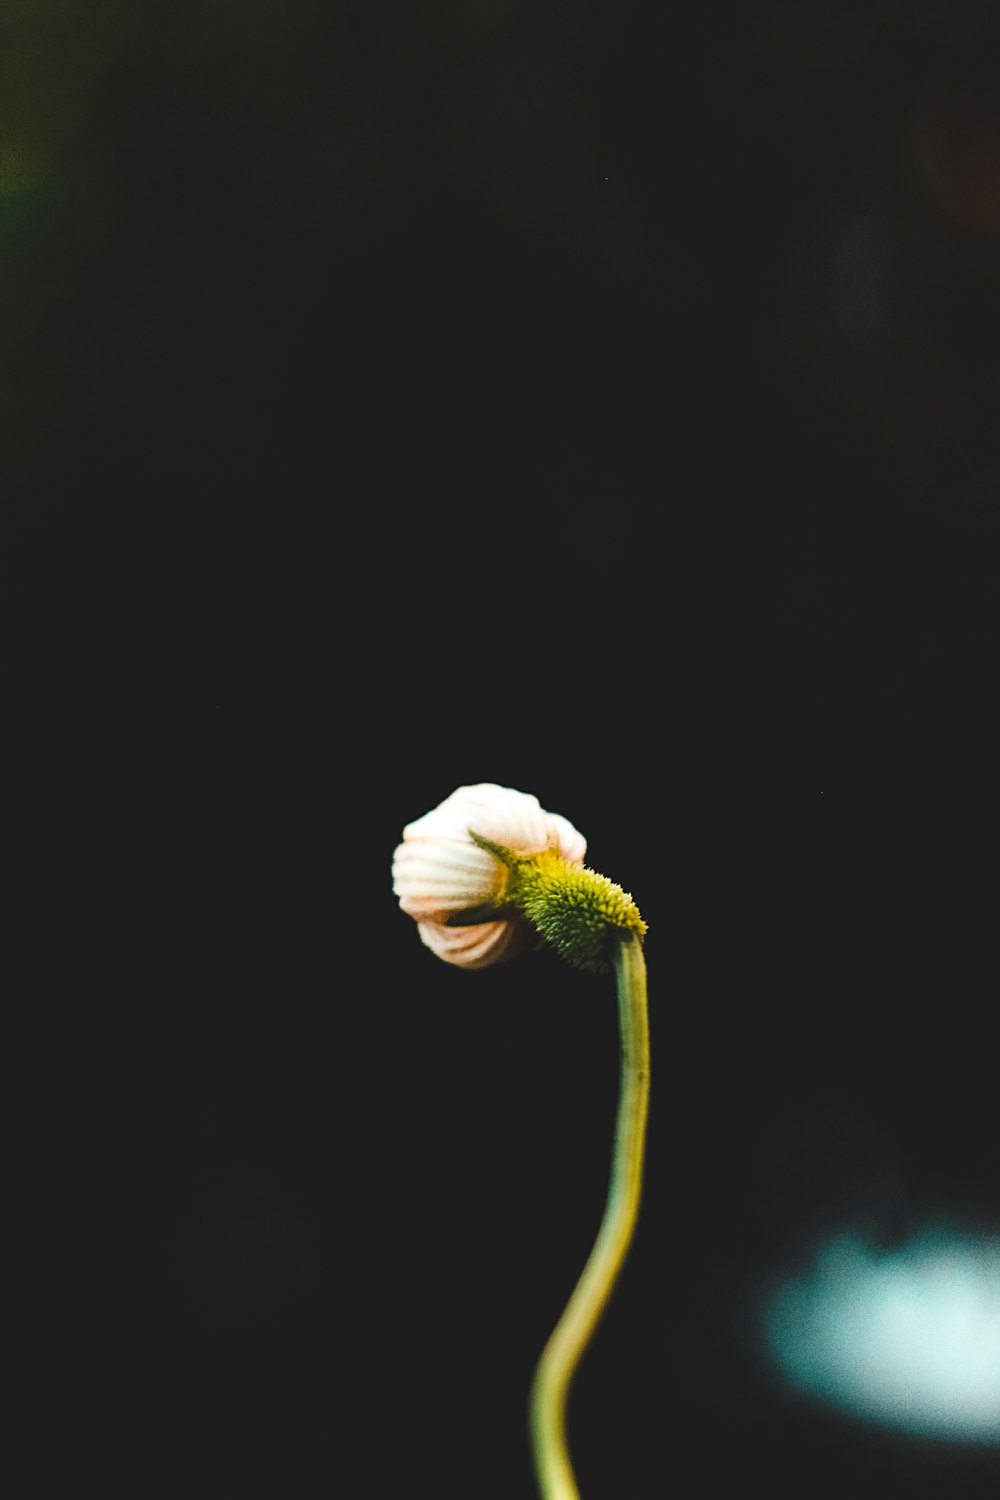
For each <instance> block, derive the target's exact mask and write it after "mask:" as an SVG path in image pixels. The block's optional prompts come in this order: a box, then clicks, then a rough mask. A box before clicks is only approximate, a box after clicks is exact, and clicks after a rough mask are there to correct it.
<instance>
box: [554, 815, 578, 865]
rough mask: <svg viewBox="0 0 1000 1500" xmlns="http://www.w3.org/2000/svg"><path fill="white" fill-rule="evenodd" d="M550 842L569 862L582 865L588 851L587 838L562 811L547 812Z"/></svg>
mask: <svg viewBox="0 0 1000 1500" xmlns="http://www.w3.org/2000/svg"><path fill="white" fill-rule="evenodd" d="M545 821H546V823H547V825H548V830H549V842H550V843H554V844H555V845H556V847H557V849H558V850H559V853H560V854H561V855H562V857H563V859H564V860H566V862H567V864H571V865H582V864H583V857H584V855H585V854H586V852H587V840H586V839H585V838H584V836H583V834H582V833H581V832H580V830H579V829H578V828H574V827H573V824H572V823H571V822H570V821H569V819H568V818H564V817H563V815H562V813H546V814H545Z"/></svg>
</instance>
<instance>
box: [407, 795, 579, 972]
mask: <svg viewBox="0 0 1000 1500" xmlns="http://www.w3.org/2000/svg"><path fill="white" fill-rule="evenodd" d="M470 830H471V832H470ZM473 833H475V834H477V835H479V836H480V838H482V839H484V840H486V841H487V842H488V843H492V844H496V845H498V846H500V847H501V848H502V849H504V850H506V851H508V852H509V853H510V854H513V855H517V856H528V855H533V854H539V853H541V852H542V851H543V850H551V851H552V852H553V853H554V854H556V855H558V856H559V857H560V858H561V859H562V860H565V861H566V862H567V863H568V864H570V865H575V866H576V865H582V863H583V857H584V854H585V853H586V849H587V843H586V840H585V839H584V837H583V835H582V834H581V833H580V832H579V831H578V830H577V829H576V828H574V827H573V825H572V823H570V822H569V821H568V819H566V818H564V817H562V816H561V814H559V813H549V812H546V811H545V810H544V809H543V808H542V807H541V806H540V804H539V801H538V798H537V797H533V796H531V795H530V794H529V793H527V792H518V791H515V790H514V789H513V788H511V787H503V786H496V785H495V784H493V783H491V782H484V783H481V784H479V785H478V786H462V787H459V788H458V790H457V791H455V792H452V794H451V796H450V797H446V798H445V800H444V801H443V802H442V803H441V804H440V806H438V807H435V808H434V809H433V810H432V811H431V812H429V813H425V814H424V816H423V817H421V818H417V819H416V821H415V822H413V823H409V824H407V826H406V827H405V828H404V829H403V842H402V843H401V844H400V845H399V847H398V848H397V849H396V852H395V854H394V856H393V862H392V882H393V890H394V891H395V893H396V895H397V897H398V898H399V904H400V906H401V907H402V909H403V911H404V912H406V914H407V915H408V916H410V917H413V918H414V920H415V921H416V922H417V924H418V929H419V932H420V936H421V938H422V939H423V941H424V942H425V943H426V944H427V946H428V948H430V949H431V950H432V952H434V953H436V954H437V955H438V957H439V958H442V959H444V960H445V962H446V963H451V964H457V965H458V966H459V967H461V968H465V969H482V968H486V967H487V966H488V965H489V964H494V963H499V962H500V961H501V960H504V959H508V958H513V957H514V956H515V954H517V953H520V952H521V951H522V950H523V949H524V948H525V947H527V945H528V944H529V943H530V942H531V941H532V939H533V937H534V932H533V929H532V926H531V924H530V923H529V922H528V921H527V920H526V919H525V918H524V916H523V915H522V914H521V913H520V911H518V910H516V909H514V908H513V907H511V906H510V905H508V903H507V901H506V895H507V891H508V886H509V883H510V878H511V866H510V865H509V864H508V863H506V862H505V861H504V859H503V858H501V856H500V855H499V854H497V853H495V852H494V851H493V850H492V849H490V848H488V847H485V846H484V845H483V844H482V843H477V842H476V841H475V840H474V839H473V837H472V834H473ZM477 917H481V918H482V920H478V921H477V920H476V918H477Z"/></svg>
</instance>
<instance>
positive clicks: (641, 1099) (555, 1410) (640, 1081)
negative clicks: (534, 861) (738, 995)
mask: <svg viewBox="0 0 1000 1500" xmlns="http://www.w3.org/2000/svg"><path fill="white" fill-rule="evenodd" d="M615 980H616V983H617V987H618V1023H619V1030H620V1034H621V1082H620V1087H619V1095H618V1123H617V1126H616V1129H615V1146H614V1156H613V1158H612V1163H611V1182H610V1186H609V1188H608V1201H607V1205H606V1207H605V1210H604V1218H603V1220H602V1221H601V1227H600V1230H599V1231H598V1235H597V1239H596V1240H595V1242H594V1248H593V1250H591V1252H590V1258H589V1260H588V1261H587V1264H586V1266H585V1267H584V1269H583V1274H582V1275H581V1277H580V1279H579V1281H578V1282H577V1284H576V1287H575V1288H574V1291H573V1295H572V1296H571V1297H570V1299H569V1302H568V1303H567V1304H566V1309H565V1311H564V1312H563V1315H562V1317H561V1318H560V1319H559V1322H558V1323H557V1324H556V1326H555V1328H554V1330H553V1332H552V1334H551V1336H550V1338H549V1341H548V1343H547V1344H546V1346H545V1348H544V1350H543V1351H542V1357H541V1359H540V1360H539V1362H538V1368H537V1370H536V1371H535V1378H534V1381H533V1383H532V1388H531V1402H530V1420H531V1439H532V1446H533V1450H534V1458H535V1473H536V1476H537V1479H538V1487H539V1490H540V1492H541V1494H542V1497H543V1500H579V1496H580V1492H579V1490H578V1489H577V1487H576V1480H575V1479H574V1477H573V1466H572V1463H571V1462H570V1456H569V1447H568V1444H567V1441H566V1401H567V1397H568V1395H569V1387H570V1383H571V1381H572V1379H573V1376H574V1374H575V1373H576V1370H577V1366H578V1365H579V1363H580V1360H581V1358H582V1357H583V1354H584V1352H585V1350H586V1348H587V1345H588V1343H589V1342H590V1339H591V1337H592V1336H593V1333H594V1330H595V1328H596V1327H597V1324H598V1322H599V1321H600V1318H601V1314H602V1313H603V1312H604V1309H605V1308H606V1307H607V1305H608V1301H609V1299H610V1297H611V1293H612V1291H613V1290H614V1286H615V1283H616V1282H617V1280H618V1275H619V1273H620V1271H621V1268H622V1266H623V1264H624V1262H625V1256H626V1255H627V1253H628V1248H629V1245H630V1244H631V1242H632V1236H633V1232H634V1230H635V1223H636V1218H637V1216H638V1212H639V1198H640V1196H641V1193H642V1164H643V1153H644V1150H645V1142H646V1119H647V1116H648V1113H649V1017H648V1012H647V1007H646V963H645V960H644V958H643V955H642V943H641V941H640V939H639V938H638V937H636V936H634V935H629V936H628V937H625V938H624V939H623V940H622V942H621V943H620V944H619V945H618V949H617V953H616V957H615Z"/></svg>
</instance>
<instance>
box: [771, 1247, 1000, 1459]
mask: <svg viewBox="0 0 1000 1500" xmlns="http://www.w3.org/2000/svg"><path fill="white" fill-rule="evenodd" d="M762 1332H763V1339H764V1344H765V1348H766V1350H767V1352H768V1354H769V1356H770V1358H771V1359H772V1361H773V1362H774V1364H775V1365H776V1367H777V1369H778V1370H779V1371H780V1373H781V1374H782V1375H783V1376H784V1378H785V1380H786V1381H787V1382H788V1383H790V1384H791V1385H792V1386H793V1387H794V1388H796V1389H797V1390H799V1391H800V1392H802V1393H804V1394H806V1395H809V1396H813V1397H817V1398H819V1399H820V1400H821V1401H824V1402H826V1403H829V1404H832V1405H834V1406H836V1407H838V1408H840V1410H842V1411H844V1412H847V1413H850V1414H851V1415H852V1416H855V1417H858V1418H860V1419H862V1420H864V1421H868V1422H873V1423H876V1424H877V1425H879V1426H881V1427H888V1428H894V1429H896V1430H898V1431H904V1432H907V1433H911V1434H914V1435H916V1436H919V1437H924V1438H933V1439H939V1440H946V1441H950V1442H965V1443H1000V1237H998V1238H991V1239H983V1238H976V1237H974V1236H972V1235H965V1234H960V1233H957V1232H955V1231H953V1230H950V1229H949V1230H945V1229H933V1230H928V1231H926V1232H925V1233H923V1234H920V1235H919V1236H917V1237H916V1238H915V1239H913V1240H911V1241H910V1243H909V1244H907V1245H905V1246H901V1247H893V1248H890V1249H880V1248H872V1247H871V1246H869V1245H868V1244H866V1243H865V1241H864V1240H863V1239H862V1238H860V1237H859V1236H856V1235H853V1234H841V1235H838V1236H837V1237H835V1238H832V1239H831V1240H829V1241H828V1242H827V1244H826V1245H825V1246H824V1247H823V1248H822V1249H821V1250H820V1251H819V1253H818V1254H817V1255H816V1258H815V1260H814V1262H813V1264H812V1266H811V1268H810V1269H809V1270H808V1271H807V1272H806V1273H805V1274H804V1275H800V1276H795V1277H792V1278H790V1279H788V1280H787V1281H785V1282H783V1283H781V1284H780V1285H778V1286H777V1288H776V1289H775V1290H773V1291H772V1293H771V1294H770V1296H769V1297H768V1299H767V1300H766V1301H765V1303H764V1318H763V1328H762Z"/></svg>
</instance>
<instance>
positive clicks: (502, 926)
mask: <svg viewBox="0 0 1000 1500" xmlns="http://www.w3.org/2000/svg"><path fill="white" fill-rule="evenodd" d="M417 931H418V932H419V933H420V936H421V938H422V939H423V941H424V942H425V943H426V944H427V946H428V948H430V950H431V952H432V953H436V954H437V956H438V958H443V959H444V961H445V963H449V964H455V965H457V966H458V967H459V968H461V969H486V968H488V967H489V966H490V964H496V963H502V962H504V960H506V959H508V958H514V957H515V956H516V955H517V954H518V953H521V952H523V950H524V949H525V948H526V947H527V946H528V943H529V942H530V940H531V929H530V928H529V927H528V925H527V923H525V922H523V921H522V920H520V919H519V918H516V917H512V918H510V920H508V921H503V922H481V923H477V924H476V925H475V926H474V927H443V926H442V925H441V924H440V922H418V924H417Z"/></svg>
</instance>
